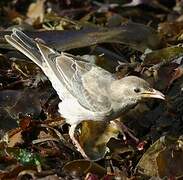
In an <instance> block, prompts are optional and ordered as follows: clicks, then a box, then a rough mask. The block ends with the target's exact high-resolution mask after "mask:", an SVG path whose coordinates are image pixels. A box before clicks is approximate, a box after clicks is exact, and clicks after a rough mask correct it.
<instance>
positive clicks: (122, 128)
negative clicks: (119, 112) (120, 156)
mask: <svg viewBox="0 0 183 180" xmlns="http://www.w3.org/2000/svg"><path fill="white" fill-rule="evenodd" d="M113 122H114V123H115V124H116V125H117V127H118V129H119V130H120V132H121V134H122V135H123V140H124V141H126V140H127V138H126V135H125V133H126V134H127V135H128V136H130V137H131V138H132V139H133V140H134V141H135V142H136V143H138V142H139V139H138V138H136V137H135V136H134V135H133V134H132V133H131V132H132V130H131V129H129V128H128V127H126V126H125V125H124V124H123V123H122V122H121V121H120V120H118V119H116V120H113ZM130 131H131V132H130Z"/></svg>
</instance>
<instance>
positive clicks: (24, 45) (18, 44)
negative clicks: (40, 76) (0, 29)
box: [5, 29, 43, 68]
mask: <svg viewBox="0 0 183 180" xmlns="http://www.w3.org/2000/svg"><path fill="white" fill-rule="evenodd" d="M5 39H6V40H7V41H8V42H9V43H10V44H11V45H12V46H13V47H15V48H16V49H18V50H19V51H21V52H22V53H23V54H25V55H26V56H27V57H28V58H30V59H31V60H32V61H33V62H34V63H36V64H37V65H38V66H39V67H40V68H42V61H43V58H42V56H41V53H40V52H39V49H38V47H37V45H36V42H34V41H33V40H32V39H30V38H29V37H28V36H26V35H25V34H24V33H23V32H21V31H20V30H18V29H13V33H12V35H11V36H9V35H5Z"/></svg>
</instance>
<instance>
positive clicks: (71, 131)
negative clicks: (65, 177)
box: [69, 124, 89, 159]
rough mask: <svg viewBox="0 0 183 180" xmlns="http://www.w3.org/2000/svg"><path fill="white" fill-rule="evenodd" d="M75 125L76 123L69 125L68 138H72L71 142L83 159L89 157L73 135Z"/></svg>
mask: <svg viewBox="0 0 183 180" xmlns="http://www.w3.org/2000/svg"><path fill="white" fill-rule="evenodd" d="M76 127H77V124H74V125H71V127H70V128H69V136H70V138H71V140H72V143H73V144H74V145H75V147H76V149H77V150H78V151H79V152H80V153H81V155H82V156H83V157H84V158H85V159H89V157H88V156H87V155H86V153H85V152H84V150H83V148H82V147H81V145H80V144H79V142H78V140H77V139H76V138H75V136H74V133H75V129H76Z"/></svg>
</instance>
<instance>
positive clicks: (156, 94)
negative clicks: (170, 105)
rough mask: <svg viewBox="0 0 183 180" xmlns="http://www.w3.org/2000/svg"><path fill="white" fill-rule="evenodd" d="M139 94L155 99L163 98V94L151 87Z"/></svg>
mask: <svg viewBox="0 0 183 180" xmlns="http://www.w3.org/2000/svg"><path fill="white" fill-rule="evenodd" d="M141 94H142V96H143V97H144V98H157V99H162V100H165V95H164V94H163V93H161V92H160V91H157V90H155V89H152V90H151V91H144V92H143V93H141Z"/></svg>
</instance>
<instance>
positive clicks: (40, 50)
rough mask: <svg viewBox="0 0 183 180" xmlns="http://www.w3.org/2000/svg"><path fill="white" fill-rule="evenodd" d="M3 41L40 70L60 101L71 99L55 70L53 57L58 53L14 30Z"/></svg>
mask: <svg viewBox="0 0 183 180" xmlns="http://www.w3.org/2000/svg"><path fill="white" fill-rule="evenodd" d="M5 39H6V40H7V41H8V42H9V43H10V44H11V45H12V46H13V47H15V48H16V49H18V50H19V51H20V52H22V53H23V54H24V55H26V56H27V57H28V58H30V59H31V60H32V61H33V62H34V63H36V64H37V65H38V66H39V67H40V68H41V69H42V71H43V72H44V74H45V75H46V76H47V77H48V78H49V80H50V81H51V83H52V86H53V88H54V89H55V90H56V91H57V93H58V95H59V97H60V99H61V100H64V99H65V98H73V96H72V95H71V93H70V92H69V91H68V90H67V89H66V88H65V87H64V85H63V83H62V77H61V76H60V74H59V73H58V70H57V68H56V64H55V57H56V56H59V55H60V53H58V52H56V51H54V50H53V49H51V48H49V47H47V46H45V45H42V44H40V43H37V42H35V41H34V40H33V39H31V38H29V37H28V36H27V35H26V34H24V33H23V32H22V31H20V30H18V29H16V28H14V29H13V33H12V34H11V36H9V35H6V36H5Z"/></svg>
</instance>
